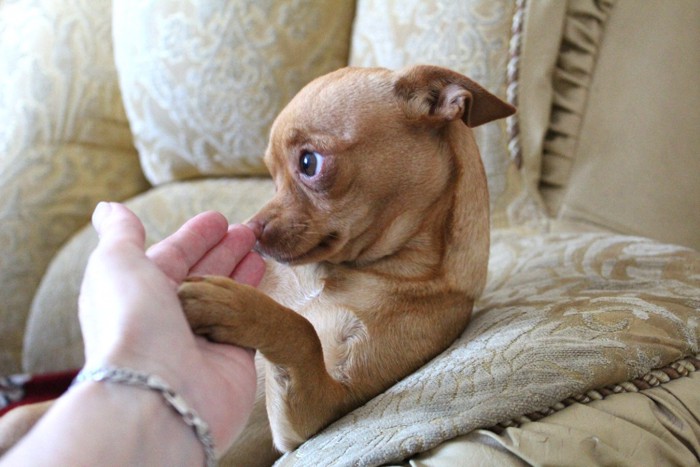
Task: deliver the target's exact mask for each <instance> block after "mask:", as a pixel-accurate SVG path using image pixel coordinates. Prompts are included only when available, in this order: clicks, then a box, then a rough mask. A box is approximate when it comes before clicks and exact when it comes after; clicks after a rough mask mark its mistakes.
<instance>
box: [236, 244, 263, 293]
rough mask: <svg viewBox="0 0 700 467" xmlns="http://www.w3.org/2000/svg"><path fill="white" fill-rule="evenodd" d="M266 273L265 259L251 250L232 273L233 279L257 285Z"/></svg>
mask: <svg viewBox="0 0 700 467" xmlns="http://www.w3.org/2000/svg"><path fill="white" fill-rule="evenodd" d="M264 275H265V261H264V260H263V259H262V258H261V257H260V255H259V254H257V253H256V252H254V251H251V252H250V253H248V254H247V255H246V256H245V258H243V259H242V260H241V262H240V263H238V266H236V269H235V270H234V271H233V273H232V274H231V279H233V280H235V281H236V282H240V283H242V284H247V285H251V286H253V287H257V286H258V285H259V284H260V281H261V280H262V278H263V276H264Z"/></svg>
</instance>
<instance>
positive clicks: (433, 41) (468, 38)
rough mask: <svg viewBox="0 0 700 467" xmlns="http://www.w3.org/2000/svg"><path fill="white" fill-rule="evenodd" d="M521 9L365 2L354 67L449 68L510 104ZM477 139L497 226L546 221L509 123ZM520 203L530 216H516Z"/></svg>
mask: <svg viewBox="0 0 700 467" xmlns="http://www.w3.org/2000/svg"><path fill="white" fill-rule="evenodd" d="M515 8H516V4H515V2H514V1H513V0H497V1H492V0H468V1H461V2H450V1H445V0H431V1H424V0H410V1H399V0H360V1H358V5H357V15H356V18H357V19H356V21H355V27H354V29H353V38H352V49H351V54H350V64H351V65H355V66H383V67H386V68H392V69H399V68H402V67H405V66H409V65H414V64H419V63H430V64H434V65H441V66H445V67H448V68H451V69H454V70H456V71H458V72H460V73H463V74H465V75H467V76H469V77H470V78H472V79H474V80H475V81H477V82H478V83H480V84H481V85H483V86H484V87H485V88H486V89H488V90H489V91H491V92H493V93H494V94H496V95H498V96H500V97H501V98H503V99H505V98H506V86H507V80H506V77H507V73H506V68H507V65H508V59H509V41H510V38H511V29H512V23H513V14H514V12H515ZM475 134H476V138H477V143H478V144H479V148H480V149H481V155H482V158H483V160H484V166H485V169H486V174H487V177H488V180H489V191H490V194H491V207H492V213H493V219H492V220H493V224H494V225H495V226H506V225H510V224H517V223H518V221H522V219H525V218H527V219H528V220H529V221H533V217H534V219H537V218H538V217H541V215H540V213H539V212H537V211H538V209H539V206H540V202H539V195H538V194H537V192H536V186H534V184H532V186H529V185H526V183H525V181H524V178H523V176H522V174H521V173H520V169H519V167H518V165H520V164H518V163H516V161H513V160H512V158H511V155H510V153H509V151H508V137H507V135H506V122H505V120H500V121H498V122H494V123H489V124H487V125H484V126H482V127H479V128H477V129H476V130H475ZM522 166H523V167H526V168H529V167H530V166H531V164H529V163H526V164H524V165H522ZM536 178H537V177H527V178H526V179H532V180H534V179H536ZM515 203H517V207H518V209H521V210H524V211H526V213H527V214H526V215H522V214H521V213H519V212H517V211H518V209H512V208H511V205H512V204H515Z"/></svg>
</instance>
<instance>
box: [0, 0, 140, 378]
mask: <svg viewBox="0 0 700 467" xmlns="http://www.w3.org/2000/svg"><path fill="white" fill-rule="evenodd" d="M110 19H111V2H110V1H109V0H99V1H94V0H66V1H62V2H55V1H53V0H21V1H16V0H5V1H3V2H0V122H2V124H1V125H0V283H2V288H0V322H2V325H0V342H2V346H1V347H0V374H8V373H11V372H16V371H19V370H20V355H21V348H22V336H23V334H24V325H25V320H26V317H27V314H28V311H29V307H30V304H31V301H32V297H33V296H34V292H35V289H36V287H37V285H38V283H39V281H40V279H41V277H42V275H43V273H44V270H45V268H46V266H47V264H48V262H49V261H50V259H51V257H52V256H53V254H54V253H55V252H56V251H57V250H58V248H59V247H60V246H61V245H62V244H63V243H64V242H65V241H66V240H67V239H68V238H69V237H70V235H72V234H73V233H74V232H75V230H77V229H78V228H79V227H80V226H81V225H83V224H85V222H86V221H87V220H88V219H89V217H90V213H91V212H92V208H93V207H94V205H95V204H96V203H97V201H99V200H100V199H105V198H110V199H114V200H120V199H124V198H127V197H130V196H132V195H134V194H136V193H138V192H140V191H143V190H144V189H146V188H147V186H148V184H147V182H146V180H145V179H144V177H143V175H142V173H141V170H140V167H139V164H138V158H137V154H136V151H135V149H134V147H133V144H132V142H131V134H130V132H129V126H128V122H127V120H126V116H125V114H124V110H123V108H122V104H121V96H120V93H119V87H118V83H117V75H116V71H115V69H114V64H113V63H114V61H113V59H112V46H111V44H112V41H111V22H110Z"/></svg>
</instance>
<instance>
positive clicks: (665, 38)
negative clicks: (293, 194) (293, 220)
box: [0, 0, 700, 466]
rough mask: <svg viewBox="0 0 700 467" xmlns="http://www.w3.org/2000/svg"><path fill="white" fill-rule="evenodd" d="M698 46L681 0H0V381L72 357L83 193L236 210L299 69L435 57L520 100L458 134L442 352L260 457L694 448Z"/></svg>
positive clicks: (657, 461)
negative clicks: (471, 156) (458, 199)
mask: <svg viewBox="0 0 700 467" xmlns="http://www.w3.org/2000/svg"><path fill="white" fill-rule="evenodd" d="M697 44H700V3H698V2H696V1H695V0H673V1H667V0H644V1H638V0H460V1H452V0H332V1H328V2H321V1H318V2H314V1H305V0H238V1H224V0H220V1H211V2H198V1H195V0H160V1H156V0H141V1H139V0H119V1H115V2H111V1H110V0H64V1H62V2H54V1H53V0H0V122H2V125H1V126H0V250H1V252H0V284H1V285H0V297H1V299H0V320H1V322H2V325H1V326H0V375H11V374H17V373H26V374H32V375H37V374H47V373H52V372H59V371H64V370H69V369H74V368H79V367H80V366H81V365H82V362H83V354H82V343H81V338H80V332H79V327H78V324H77V319H76V303H77V295H78V288H79V284H80V281H81V276H82V271H83V269H84V266H85V262H86V259H87V256H88V255H89V253H90V251H91V249H92V248H93V247H94V246H95V244H96V237H95V234H94V233H93V231H92V229H91V227H90V226H89V225H88V223H89V218H90V214H91V212H92V209H93V208H94V206H95V204H96V203H97V202H98V201H100V200H105V199H109V200H119V201H124V202H126V204H127V205H128V206H130V207H131V208H132V209H133V210H134V211H135V212H136V213H137V214H138V215H139V216H140V217H141V218H142V219H143V221H144V223H145V225H146V229H147V232H148V241H149V242H155V241H157V240H158V239H160V238H163V237H164V236H166V235H168V234H169V233H171V232H172V231H174V229H175V228H176V227H177V226H179V225H180V224H181V223H182V222H183V221H184V220H186V219H188V218H189V217H191V216H192V215H194V214H196V213H198V212H201V211H204V210H218V211H221V212H222V213H224V214H225V215H226V216H227V217H228V219H229V220H230V222H236V221H241V220H243V219H245V218H247V217H248V216H250V215H252V214H253V213H254V212H255V211H256V210H257V208H259V207H260V206H261V205H262V204H263V203H264V202H265V201H266V199H268V198H269V197H270V196H271V195H272V193H273V191H274V188H273V186H272V182H271V180H270V179H269V178H267V174H266V170H265V167H264V165H263V163H262V154H263V153H264V150H265V146H266V138H267V132H268V130H269V127H270V124H271V122H272V120H273V119H274V117H275V115H276V114H277V112H279V110H280V109H281V108H282V107H283V106H284V105H285V103H286V102H287V101H288V100H289V99H290V98H291V97H292V96H293V95H294V94H295V93H296V92H297V91H298V90H299V89H300V88H301V87H302V86H303V85H304V84H305V83H307V82H308V81H310V80H311V79H313V78H314V77H316V76H319V75H321V74H324V73H326V72H329V71H332V70H334V69H336V68H339V67H342V66H346V65H351V66H382V67H387V68H401V67H404V66H407V65H410V64H415V63H431V64H436V65H441V66H446V67H449V68H452V69H455V70H457V71H459V72H462V73H464V74H466V75H468V76H469V77H471V78H472V79H474V80H475V81H477V82H479V83H480V84H482V85H483V86H484V87H485V88H487V89H488V90H490V91H491V92H493V93H495V94H497V95H499V96H501V97H502V98H504V99H507V100H508V101H509V102H511V103H513V104H514V105H516V106H517V108H518V112H517V114H516V115H515V116H513V117H511V118H509V119H508V120H503V121H499V122H493V123H490V124H487V125H484V126H483V127H479V128H478V129H477V130H476V135H477V140H478V142H479V145H480V148H481V152H482V157H483V160H484V165H485V168H486V172H487V177H488V181H489V192H490V203H491V223H492V242H491V243H492V247H491V253H490V262H489V279H488V284H487V286H486V290H485V291H484V293H483V296H482V297H481V298H480V300H479V302H478V303H477V305H476V307H475V312H474V314H473V319H472V321H471V323H470V325H469V326H468V328H467V330H466V331H465V333H464V334H463V335H462V336H461V337H460V338H459V339H457V341H455V342H454V343H453V344H452V345H451V346H450V347H449V348H448V349H447V350H445V351H444V352H443V353H442V354H440V355H438V356H437V357H436V358H435V359H433V360H432V361H431V362H429V363H428V364H426V365H425V366H424V367H423V368H421V369H419V370H418V371H417V372H416V373H414V374H412V375H410V376H408V377H406V378H405V379H404V380H402V381H399V382H397V383H396V385H394V386H393V387H391V388H390V389H388V390H387V391H386V392H384V393H383V394H380V395H379V396H377V397H375V398H374V399H372V400H370V401H369V402H367V403H366V404H365V405H364V406H362V407H360V408H358V409H356V410H355V411H353V412H351V413H349V414H347V415H346V416H344V417H342V418H341V419H339V420H338V421H336V422H335V423H333V424H332V425H330V426H329V427H327V428H326V429H324V430H323V431H322V432H320V433H318V434H317V435H316V436H314V437H313V438H312V439H310V440H308V441H307V442H306V443H304V444H303V445H302V446H300V447H299V448H298V449H297V450H296V451H294V452H291V453H287V454H285V455H284V456H283V457H282V458H281V459H280V460H279V461H278V464H279V465H285V466H286V465H295V466H297V465H314V466H316V465H412V466H428V465H429V466H438V465H440V466H441V465H450V466H452V465H529V464H532V465H667V464H668V465H692V464H695V463H697V462H699V461H700V375H699V374H698V369H700V253H699V252H698V250H700V149H698V148H700V131H698V128H699V127H700V112H698V109H700V87H699V86H697V76H698V75H700V48H698V47H697ZM406 345H407V346H408V345H411V343H410V342H406Z"/></svg>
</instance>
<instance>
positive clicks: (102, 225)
mask: <svg viewBox="0 0 700 467" xmlns="http://www.w3.org/2000/svg"><path fill="white" fill-rule="evenodd" d="M92 225H93V226H94V227H95V230H96V231H97V235H98V236H99V237H100V245H102V246H105V245H115V244H120V243H130V244H132V245H134V246H136V247H138V248H139V249H140V250H142V251H143V249H144V246H145V243H146V231H145V229H144V227H143V224H142V223H141V221H140V220H139V218H138V217H136V214H134V213H133V212H132V211H131V210H129V209H128V208H127V207H126V206H124V205H123V204H119V203H108V202H100V203H99V204H98V205H97V206H96V207H95V211H94V212H93V213H92Z"/></svg>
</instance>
